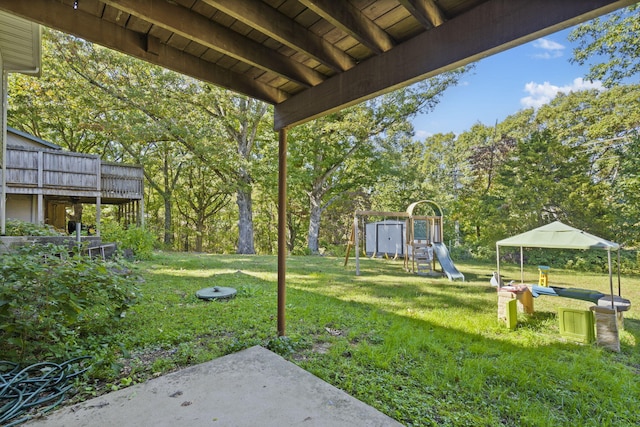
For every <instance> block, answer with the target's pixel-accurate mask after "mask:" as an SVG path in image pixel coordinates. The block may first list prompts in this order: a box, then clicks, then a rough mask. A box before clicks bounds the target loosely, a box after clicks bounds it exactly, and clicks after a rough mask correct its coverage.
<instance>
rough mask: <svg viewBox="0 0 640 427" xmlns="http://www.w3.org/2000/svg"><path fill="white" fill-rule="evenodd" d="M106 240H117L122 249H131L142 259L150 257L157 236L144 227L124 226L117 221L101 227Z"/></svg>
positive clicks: (103, 237)
mask: <svg viewBox="0 0 640 427" xmlns="http://www.w3.org/2000/svg"><path fill="white" fill-rule="evenodd" d="M100 235H101V238H102V240H103V241H104V242H115V243H117V244H118V248H119V249H120V250H124V251H126V250H130V251H132V252H133V255H134V256H135V257H136V258H137V259H140V260H143V259H150V258H151V255H152V253H153V248H154V245H155V241H156V240H155V237H154V236H153V234H152V233H150V232H149V231H147V230H146V229H145V228H143V227H134V226H130V227H128V228H123V227H122V226H121V225H120V224H118V223H115V222H105V223H103V225H102V226H101V228H100Z"/></svg>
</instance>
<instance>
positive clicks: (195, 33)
mask: <svg viewBox="0 0 640 427" xmlns="http://www.w3.org/2000/svg"><path fill="white" fill-rule="evenodd" d="M102 1H103V2H104V3H105V4H108V5H110V6H114V7H117V8H118V9H119V10H123V11H125V12H127V13H129V14H131V15H133V16H137V17H138V18H141V19H143V20H145V21H147V22H150V23H152V24H153V25H157V26H158V27H161V28H164V29H166V30H169V31H172V32H174V33H176V34H178V35H181V36H183V37H185V38H187V39H189V40H194V41H196V42H197V43H200V44H201V45H203V46H206V47H208V48H210V49H213V50H216V51H218V52H220V53H223V54H225V55H228V56H230V57H232V58H235V59H237V60H239V61H242V62H245V63H247V64H251V65H253V66H255V67H258V68H261V69H263V70H265V71H271V72H273V73H276V74H278V75H280V76H282V77H284V78H286V79H288V80H293V81H295V82H297V83H299V84H301V85H303V86H306V87H309V86H315V85H317V84H319V83H321V82H323V81H324V79H325V78H324V76H323V75H322V74H320V73H318V72H317V71H315V70H314V69H312V68H309V67H307V66H305V65H303V64H301V63H300V62H297V61H294V60H292V59H291V58H289V57H286V56H284V55H282V54H280V53H278V52H274V51H273V50H271V49H268V48H266V47H265V46H263V45H262V44H260V43H257V42H255V41H253V40H251V39H249V38H246V37H241V36H240V35H239V34H238V33H236V32H235V31H232V30H230V29H228V28H226V27H223V26H222V25H220V24H216V23H215V22H213V21H210V20H209V19H207V18H205V17H204V16H202V15H200V14H197V13H194V12H191V11H190V10H189V9H187V8H185V7H182V6H178V5H177V4H172V3H169V2H158V1H153V0H102Z"/></svg>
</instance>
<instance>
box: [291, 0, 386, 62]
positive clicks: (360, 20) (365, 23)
mask: <svg viewBox="0 0 640 427" xmlns="http://www.w3.org/2000/svg"><path fill="white" fill-rule="evenodd" d="M300 3H302V4H304V5H305V6H307V7H308V8H309V9H311V10H313V11H314V12H315V13H317V14H318V15H320V16H321V17H322V18H324V19H326V20H327V21H329V22H331V24H333V25H335V26H336V27H338V28H341V29H342V30H343V31H344V32H345V33H347V34H349V35H350V36H351V37H353V38H354V39H356V40H358V41H359V42H360V43H362V44H363V45H365V46H366V47H367V48H369V49H370V50H371V51H373V52H374V53H376V54H380V53H383V52H386V51H388V50H390V49H391V48H393V46H394V44H395V42H394V41H393V39H392V38H391V37H389V35H388V34H387V33H386V32H385V31H384V30H383V29H382V28H380V27H378V26H377V25H376V24H375V23H374V22H373V21H371V20H370V19H369V18H367V17H366V16H365V15H364V14H363V13H362V12H361V11H360V10H359V9H356V8H355V7H354V6H353V5H352V4H351V3H349V2H336V1H334V0H300Z"/></svg>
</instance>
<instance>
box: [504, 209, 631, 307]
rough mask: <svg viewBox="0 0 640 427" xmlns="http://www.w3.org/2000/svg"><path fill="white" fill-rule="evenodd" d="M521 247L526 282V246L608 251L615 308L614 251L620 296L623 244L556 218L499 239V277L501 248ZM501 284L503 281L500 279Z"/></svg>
mask: <svg viewBox="0 0 640 427" xmlns="http://www.w3.org/2000/svg"><path fill="white" fill-rule="evenodd" d="M501 246H511V247H520V281H521V282H524V256H523V248H549V249H583V250H584V249H600V250H606V251H607V260H608V264H609V288H610V291H611V306H612V308H613V304H614V302H613V300H614V294H613V273H612V271H613V268H612V261H611V251H616V252H618V296H620V245H618V244H617V243H614V242H611V241H609V240H605V239H603V238H601V237H598V236H594V235H593V234H589V233H587V232H586V231H582V230H578V229H577V228H574V227H571V226H569V225H567V224H564V223H562V222H560V221H555V222H552V223H550V224H547V225H543V226H542V227H538V228H534V229H533V230H529V231H527V232H524V233H522V234H518V235H516V236H512V237H508V238H506V239H502V240H499V241H497V242H496V257H497V258H496V260H497V272H498V278H499V277H500V247H501ZM498 283H500V280H498Z"/></svg>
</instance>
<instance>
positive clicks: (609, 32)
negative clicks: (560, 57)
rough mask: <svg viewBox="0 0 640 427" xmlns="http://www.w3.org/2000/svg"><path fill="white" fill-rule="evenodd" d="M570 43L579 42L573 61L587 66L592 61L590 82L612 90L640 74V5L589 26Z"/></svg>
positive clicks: (574, 33) (572, 36)
mask: <svg viewBox="0 0 640 427" xmlns="http://www.w3.org/2000/svg"><path fill="white" fill-rule="evenodd" d="M569 40H570V41H577V42H578V46H577V47H576V48H575V49H574V50H573V58H572V59H571V61H572V62H574V63H577V64H580V65H584V64H587V63H588V61H590V60H591V61H592V62H591V63H590V69H589V74H587V78H589V79H591V80H602V81H603V82H604V85H605V86H606V87H612V86H614V85H615V84H617V83H620V82H621V81H623V80H624V79H626V78H628V77H632V76H634V75H636V74H638V72H640V5H638V4H635V5H633V6H629V7H627V8H625V9H622V10H619V11H616V12H613V13H611V14H609V15H606V16H605V17H601V18H596V19H593V20H591V21H589V22H586V23H584V24H582V25H580V26H578V27H577V28H576V29H574V30H573V31H572V32H571V33H570V34H569ZM602 58H604V59H605V61H604V62H603V61H602Z"/></svg>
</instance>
